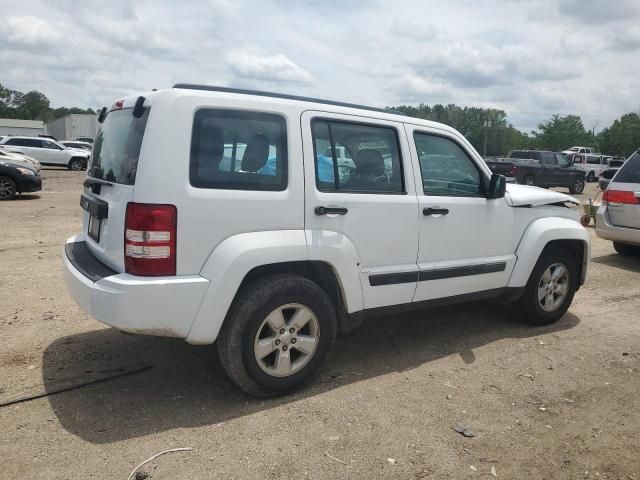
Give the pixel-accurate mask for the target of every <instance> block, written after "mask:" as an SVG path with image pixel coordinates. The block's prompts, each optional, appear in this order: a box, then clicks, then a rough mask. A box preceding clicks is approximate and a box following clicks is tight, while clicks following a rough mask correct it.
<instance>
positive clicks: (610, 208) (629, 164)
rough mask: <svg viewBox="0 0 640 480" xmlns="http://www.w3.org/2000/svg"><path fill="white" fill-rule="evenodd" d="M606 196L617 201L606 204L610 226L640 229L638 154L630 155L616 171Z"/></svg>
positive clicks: (639, 154)
mask: <svg viewBox="0 0 640 480" xmlns="http://www.w3.org/2000/svg"><path fill="white" fill-rule="evenodd" d="M607 194H608V195H611V197H612V198H613V199H614V200H617V201H613V200H610V201H608V202H607V212H608V214H609V220H610V221H611V224H612V225H615V226H618V227H626V228H638V229H640V153H637V152H636V153H635V154H634V155H632V156H631V157H630V158H629V160H627V161H626V163H625V164H624V165H623V166H622V167H621V168H620V170H618V173H617V174H616V175H615V176H614V177H613V180H612V181H611V183H610V184H609V188H608V189H607ZM614 194H615V195H614Z"/></svg>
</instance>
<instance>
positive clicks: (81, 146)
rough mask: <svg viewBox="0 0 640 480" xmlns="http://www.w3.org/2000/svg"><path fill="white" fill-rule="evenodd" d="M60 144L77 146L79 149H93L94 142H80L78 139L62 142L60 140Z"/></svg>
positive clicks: (70, 146)
mask: <svg viewBox="0 0 640 480" xmlns="http://www.w3.org/2000/svg"><path fill="white" fill-rule="evenodd" d="M58 143H59V144H60V145H62V146H64V147H66V148H75V149H77V150H87V151H89V152H90V151H91V150H93V144H92V143H89V142H80V141H77V140H64V141H62V142H58Z"/></svg>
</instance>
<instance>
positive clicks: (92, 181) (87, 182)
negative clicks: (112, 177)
mask: <svg viewBox="0 0 640 480" xmlns="http://www.w3.org/2000/svg"><path fill="white" fill-rule="evenodd" d="M92 185H106V186H108V187H113V183H111V182H107V181H106V180H100V179H99V178H92V177H87V178H86V179H85V181H84V182H82V186H83V187H90V186H92Z"/></svg>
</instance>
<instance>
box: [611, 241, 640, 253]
mask: <svg viewBox="0 0 640 480" xmlns="http://www.w3.org/2000/svg"><path fill="white" fill-rule="evenodd" d="M613 248H614V250H615V251H616V252H618V253H619V254H620V255H638V254H640V247H636V246H635V245H629V244H628V243H620V242H613Z"/></svg>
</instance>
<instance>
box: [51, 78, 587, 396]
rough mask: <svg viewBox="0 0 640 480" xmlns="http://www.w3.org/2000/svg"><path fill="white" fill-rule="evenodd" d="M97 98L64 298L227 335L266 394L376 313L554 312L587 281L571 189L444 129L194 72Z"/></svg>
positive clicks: (241, 376) (126, 320)
mask: <svg viewBox="0 0 640 480" xmlns="http://www.w3.org/2000/svg"><path fill="white" fill-rule="evenodd" d="M103 112H104V113H102V114H101V116H100V120H101V121H102V124H101V128H100V131H99V133H98V135H97V138H96V141H95V146H94V152H93V159H92V163H91V165H90V167H89V171H88V177H87V179H86V180H85V182H84V185H85V192H84V193H83V195H82V198H81V202H80V203H81V206H82V208H84V210H85V214H84V227H83V232H82V233H80V234H79V235H77V236H75V237H72V238H70V239H68V240H67V243H66V245H65V247H64V253H63V255H62V258H63V262H64V267H65V268H64V270H65V278H66V283H67V287H68V289H69V291H70V292H71V295H72V296H73V297H74V299H75V300H76V301H77V302H78V303H79V304H80V305H81V306H82V307H83V308H84V309H85V310H86V311H87V312H89V313H90V314H91V315H92V316H93V317H95V318H97V319H98V320H100V321H102V322H104V323H106V324H108V325H112V326H114V327H115V328H118V329H120V330H123V331H126V332H131V333H140V334H150V335H163V336H171V337H179V338H183V339H185V340H186V341H187V342H189V343H192V344H211V343H213V342H214V341H216V339H217V340H218V341H217V348H218V352H219V355H220V358H221V360H222V364H223V365H224V368H225V369H226V371H227V372H228V374H229V376H230V377H231V378H232V379H233V381H235V382H236V383H237V384H238V385H239V386H240V387H241V388H243V389H244V390H246V391H247V392H250V393H252V394H254V395H261V396H268V395H277V394H283V393H286V392H289V391H291V390H293V389H296V388H299V387H300V386H301V385H303V384H304V383H306V382H308V381H309V380H310V379H312V378H313V377H314V375H315V374H316V373H317V372H318V369H319V367H320V365H321V363H322V362H323V360H324V359H325V356H326V355H327V353H328V352H329V350H330V348H331V346H332V344H333V342H334V338H335V335H336V332H337V331H341V332H345V331H349V330H350V329H352V328H354V327H355V326H357V325H359V324H360V322H361V321H362V320H363V319H364V318H365V317H367V316H369V315H373V314H386V315H388V318H389V321H391V322H393V321H397V319H396V317H395V315H394V314H395V313H397V312H399V311H405V310H409V309H414V308H423V307H425V306H429V305H434V304H437V305H440V304H444V303H454V302H462V301H467V300H473V299H480V298H488V297H503V298H505V299H506V300H508V301H510V302H514V303H516V304H517V305H518V306H519V307H520V309H521V311H522V312H523V313H524V316H525V317H526V319H527V320H528V321H529V322H531V323H533V324H536V325H544V324H549V323H551V322H555V321H556V320H558V319H559V318H560V317H561V316H562V315H563V314H564V313H565V312H566V311H567V309H568V308H569V305H570V303H571V301H572V299H573V295H574V292H575V291H576V290H577V289H578V288H579V287H580V285H581V284H582V283H583V282H584V280H585V276H586V274H587V269H588V264H589V258H590V243H589V235H588V234H587V232H586V231H585V229H584V228H583V227H582V226H580V224H579V223H578V221H577V219H578V215H577V213H576V212H575V210H573V209H571V208H567V206H566V205H567V204H570V203H577V201H576V200H575V199H573V198H571V197H569V196H567V195H564V194H561V193H557V192H553V191H548V190H544V189H540V188H536V187H527V186H522V185H508V186H507V185H506V183H505V179H504V177H502V176H500V175H492V174H491V171H490V170H489V169H488V168H487V166H486V165H485V163H484V162H483V161H482V158H481V157H480V156H479V155H478V153H477V152H476V151H475V150H474V149H473V147H472V146H471V145H470V144H469V142H468V141H467V140H466V139H465V138H464V137H463V136H462V135H460V133H458V132H457V131H455V130H454V129H452V128H450V127H448V126H445V125H442V124H438V123H434V122H429V121H426V120H420V119H417V118H410V117H406V116H402V115H400V114H397V113H394V112H391V111H387V110H378V109H373V108H367V107H359V106H355V105H349V104H340V103H336V102H329V101H322V100H314V99H308V98H302V97H293V96H287V95H280V94H267V93H263V92H250V91H242V90H233V89H226V88H215V87H204V86H196V85H176V86H175V87H174V88H171V89H167V90H162V91H156V92H148V93H144V94H142V95H141V96H137V97H127V98H124V99H122V100H119V101H117V102H116V103H115V104H114V105H113V107H112V108H111V109H110V110H109V111H108V112H106V109H103ZM336 146H339V147H344V148H345V149H347V152H342V153H344V154H345V155H344V157H347V154H348V157H350V158H351V159H352V160H353V162H354V166H355V169H353V170H351V169H347V170H346V172H348V173H345V171H343V172H341V173H340V172H339V171H338V166H339V165H338V155H337V154H336V152H337V148H336ZM340 157H342V155H340ZM505 190H506V193H505Z"/></svg>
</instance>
